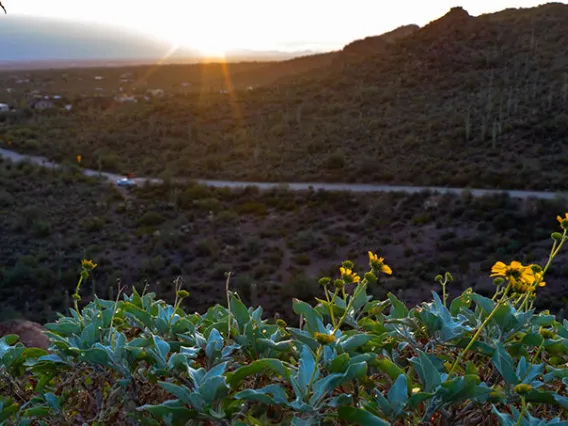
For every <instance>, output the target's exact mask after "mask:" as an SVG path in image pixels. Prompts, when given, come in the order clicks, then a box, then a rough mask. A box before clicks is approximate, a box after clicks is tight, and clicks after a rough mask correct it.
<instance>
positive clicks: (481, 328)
mask: <svg viewBox="0 0 568 426" xmlns="http://www.w3.org/2000/svg"><path fill="white" fill-rule="evenodd" d="M510 288H511V284H510V283H509V285H508V286H507V288H506V289H505V292H504V293H503V296H502V297H501V299H500V300H499V302H497V304H496V305H495V307H494V308H493V310H492V311H491V313H490V314H489V315H488V316H487V318H485V321H483V323H482V324H481V326H480V327H479V329H478V330H477V331H476V333H475V334H474V335H473V337H472V338H471V340H470V341H469V343H468V344H467V346H466V347H465V349H464V350H463V351H462V352H460V354H459V355H458V357H457V358H456V360H455V361H454V364H453V365H452V368H450V371H449V372H448V377H446V380H448V379H449V378H450V377H451V375H452V373H453V372H454V370H455V369H456V367H457V366H458V364H459V362H460V361H461V360H462V359H463V357H464V356H465V354H466V353H467V352H468V351H469V350H470V349H471V347H472V346H473V344H474V343H475V342H476V341H477V339H478V338H479V335H480V334H481V332H482V331H483V329H484V328H485V327H486V326H487V324H489V321H491V319H492V318H493V316H495V314H496V313H497V309H499V306H500V305H501V303H502V302H503V301H504V300H505V297H506V296H507V293H508V292H509V289H510Z"/></svg>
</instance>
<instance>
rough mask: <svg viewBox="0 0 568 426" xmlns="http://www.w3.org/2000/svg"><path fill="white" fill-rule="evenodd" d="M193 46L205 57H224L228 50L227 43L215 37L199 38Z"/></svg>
mask: <svg viewBox="0 0 568 426" xmlns="http://www.w3.org/2000/svg"><path fill="white" fill-rule="evenodd" d="M190 47H191V46H190ZM195 48H196V49H197V50H199V52H201V54H202V55H203V56H205V57H207V58H224V57H225V55H226V54H227V50H228V46H227V44H226V43H224V42H223V40H220V39H216V38H209V39H206V40H199V41H198V42H197V43H196V45H195Z"/></svg>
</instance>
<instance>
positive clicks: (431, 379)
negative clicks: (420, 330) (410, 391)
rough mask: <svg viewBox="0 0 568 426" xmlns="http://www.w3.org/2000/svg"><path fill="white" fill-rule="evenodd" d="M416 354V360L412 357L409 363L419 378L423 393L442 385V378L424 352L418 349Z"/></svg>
mask: <svg viewBox="0 0 568 426" xmlns="http://www.w3.org/2000/svg"><path fill="white" fill-rule="evenodd" d="M416 351H417V352H418V358H417V357H413V358H411V359H410V362H411V363H412V365H413V366H414V370H415V371H416V373H417V374H418V377H420V381H421V382H422V384H423V386H424V391H425V392H430V391H432V390H434V389H435V388H436V387H437V386H439V385H440V384H441V383H442V378H441V376H440V372H439V371H438V370H437V369H436V367H434V364H433V363H432V361H431V360H430V358H429V357H428V355H426V354H425V353H424V352H422V351H421V350H420V349H417V350H416Z"/></svg>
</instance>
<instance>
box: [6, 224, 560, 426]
mask: <svg viewBox="0 0 568 426" xmlns="http://www.w3.org/2000/svg"><path fill="white" fill-rule="evenodd" d="M558 221H559V223H560V225H561V227H562V229H563V234H560V233H553V234H552V238H553V240H554V244H553V247H552V250H551V253H550V258H549V261H548V262H547V264H546V265H544V266H539V265H522V264H521V263H519V262H511V263H510V264H508V265H507V264H504V263H502V262H497V263H496V264H495V266H494V267H493V269H492V276H493V277H495V284H496V293H495V295H494V297H493V298H492V299H489V298H486V297H483V296H481V295H479V294H476V293H474V292H473V291H472V290H471V289H468V290H466V291H465V292H464V293H463V294H462V295H461V296H459V297H457V298H455V299H454V300H452V301H451V302H450V301H448V300H447V299H448V296H447V291H446V290H447V289H446V287H447V286H448V285H451V281H452V276H451V274H449V273H447V274H445V276H438V277H436V281H438V282H439V283H440V285H441V286H442V295H441V296H440V295H438V294H437V293H435V292H433V294H432V296H433V301H432V302H430V303H423V304H421V305H420V306H417V307H414V308H413V309H411V310H409V309H408V308H407V307H406V305H405V304H404V303H402V302H401V301H400V300H399V299H397V298H396V297H395V296H394V295H392V294H389V296H388V298H387V299H386V300H373V299H372V297H371V296H368V294H367V290H368V288H369V286H374V285H378V284H377V283H378V282H379V281H380V276H381V275H382V274H390V273H392V271H391V269H390V267H389V266H388V265H386V264H385V263H384V259H383V258H380V257H378V256H377V255H376V254H374V253H369V266H370V270H369V272H367V273H365V274H364V275H362V277H361V276H360V275H359V274H357V273H356V272H355V271H354V265H353V264H352V262H349V261H346V262H343V265H342V266H341V268H340V276H339V278H337V279H335V280H332V279H331V278H322V279H321V280H320V284H321V285H322V287H323V292H324V297H323V298H322V299H317V301H318V304H317V306H315V307H312V306H311V305H310V304H308V303H306V302H303V301H300V300H297V299H295V300H294V301H293V307H294V312H295V313H296V314H297V315H299V316H300V326H299V327H298V328H295V327H288V326H287V325H286V323H285V322H284V321H282V320H276V321H267V320H263V319H262V308H260V307H259V308H256V309H253V308H247V307H246V306H245V305H244V304H243V303H242V302H241V300H240V298H239V296H238V295H237V294H235V293H232V292H230V291H229V283H230V282H229V279H230V276H228V277H227V307H223V306H219V305H217V306H215V307H212V308H210V309H209V310H208V311H207V313H206V314H204V315H200V314H197V313H195V314H187V313H185V312H183V310H182V309H181V308H180V303H181V301H182V300H183V299H184V298H185V297H188V296H189V293H188V292H187V291H186V290H183V289H182V288H181V285H180V284H179V283H178V285H177V287H176V288H177V293H176V294H177V297H176V300H175V302H174V304H173V305H169V304H167V303H165V302H164V301H162V300H158V299H156V296H155V294H153V293H146V292H143V293H142V294H139V293H138V292H137V291H136V290H135V289H133V291H132V294H131V295H122V291H123V288H119V296H118V297H117V299H116V300H115V301H110V300H102V299H98V298H95V300H94V301H93V302H91V303H89V304H88V305H87V306H85V307H84V308H83V309H82V310H80V309H79V308H78V301H79V300H80V295H79V294H80V290H81V288H80V287H81V283H82V282H83V281H84V280H86V279H87V278H88V277H89V274H90V272H91V271H92V270H93V269H94V268H96V266H97V265H96V264H94V263H93V262H91V261H87V260H85V261H83V263H82V272H81V279H80V281H79V283H78V285H77V291H76V293H75V295H74V299H75V302H76V303H75V309H72V310H71V316H69V317H63V316H62V317H61V318H60V319H59V320H58V321H57V322H55V323H51V324H47V325H46V327H47V329H48V330H49V332H48V335H49V337H50V339H51V341H52V346H51V351H50V352H49V353H48V352H46V351H43V350H41V349H37V348H25V347H23V345H21V344H18V343H16V341H17V337H16V336H5V337H3V338H2V339H1V340H0V374H1V375H2V376H3V377H2V381H1V383H2V384H1V385H0V395H1V396H0V398H1V399H0V424H2V425H12V424H18V425H31V424H43V425H55V424H70V425H73V424H78V425H83V424H92V425H102V424H142V425H163V424H166V425H185V424H227V425H228V424H234V425H251V424H252V425H265V424H281V425H287V424H292V425H319V424H326V425H339V424H345V425H347V424H349V425H351V424H359V425H388V424H398V425H416V424H421V423H428V422H429V423H430V424H440V425H441V424H444V425H472V424H501V425H511V426H514V425H553V424H554V425H568V415H567V412H568V321H567V320H563V321H562V322H559V321H557V320H556V318H555V317H554V316H553V315H550V314H549V313H548V312H546V311H545V312H540V313H536V312H535V311H534V309H533V308H532V306H533V303H534V300H535V298H536V292H537V291H541V287H544V286H545V282H544V277H545V274H546V272H547V270H548V268H549V266H550V264H551V262H552V260H553V259H554V257H555V256H556V255H557V254H558V252H559V251H560V249H561V248H562V246H563V244H564V243H565V241H566V240H567V231H566V229H568V214H567V215H566V217H564V218H563V217H559V218H558Z"/></svg>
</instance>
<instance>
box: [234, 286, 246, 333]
mask: <svg viewBox="0 0 568 426" xmlns="http://www.w3.org/2000/svg"><path fill="white" fill-rule="evenodd" d="M230 306H231V313H232V314H233V315H234V316H235V319H236V320H237V324H238V325H239V330H240V331H242V330H243V329H244V327H245V325H247V323H248V322H249V321H250V315H249V312H248V309H247V308H246V306H245V305H244V304H243V302H241V301H240V300H239V299H237V298H236V296H235V295H234V294H231V296H230Z"/></svg>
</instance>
